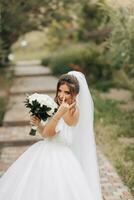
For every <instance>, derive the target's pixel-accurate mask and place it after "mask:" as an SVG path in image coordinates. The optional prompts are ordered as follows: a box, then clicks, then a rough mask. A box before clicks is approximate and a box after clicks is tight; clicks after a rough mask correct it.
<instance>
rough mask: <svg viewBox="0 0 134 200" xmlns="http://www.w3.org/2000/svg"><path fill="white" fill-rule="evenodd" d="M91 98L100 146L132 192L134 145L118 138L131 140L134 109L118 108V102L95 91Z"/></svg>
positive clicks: (133, 136) (133, 182) (133, 181)
mask: <svg viewBox="0 0 134 200" xmlns="http://www.w3.org/2000/svg"><path fill="white" fill-rule="evenodd" d="M93 99H94V105H95V122H96V126H97V125H98V124H99V126H98V127H99V128H98V134H97V140H98V142H99V144H100V147H101V148H102V150H103V151H104V153H105V154H106V155H107V156H108V157H109V159H110V160H111V161H112V163H113V165H114V166H115V167H116V169H117V171H118V173H119V175H120V176H121V178H122V180H123V182H124V183H125V184H126V185H127V186H128V187H129V188H130V189H131V191H132V193H133V194H134V168H133V165H134V147H133V146H132V145H131V143H130V144H129V143H128V144H127V142H124V143H121V141H120V138H122V139H124V140H125V139H128V140H129V141H130V139H131V138H132V141H133V138H134V134H133V130H134V127H133V124H134V111H132V112H126V111H123V110H121V109H119V107H118V105H120V102H116V101H113V100H103V99H102V98H100V96H99V93H97V92H95V93H94V96H93ZM100 124H101V125H100ZM124 137H125V138H124ZM111 150H112V152H111Z"/></svg>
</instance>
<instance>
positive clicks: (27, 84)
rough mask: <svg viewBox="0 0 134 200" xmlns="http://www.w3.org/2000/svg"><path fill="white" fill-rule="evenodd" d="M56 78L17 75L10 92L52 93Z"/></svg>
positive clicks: (54, 88)
mask: <svg viewBox="0 0 134 200" xmlns="http://www.w3.org/2000/svg"><path fill="white" fill-rule="evenodd" d="M57 81H58V79H57V78H55V77H53V76H39V77H19V78H15V80H14V83H13V86H12V87H11V89H10V94H22V93H33V92H37V91H38V92H39V93H40V92H41V93H43V92H44V93H47V92H48V93H50V92H51V93H52V92H55V90H56V85H57Z"/></svg>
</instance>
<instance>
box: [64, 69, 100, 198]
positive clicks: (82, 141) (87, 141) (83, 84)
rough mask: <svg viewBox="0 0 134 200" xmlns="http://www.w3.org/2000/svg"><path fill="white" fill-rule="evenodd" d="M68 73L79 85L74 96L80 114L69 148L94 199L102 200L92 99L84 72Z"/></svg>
mask: <svg viewBox="0 0 134 200" xmlns="http://www.w3.org/2000/svg"><path fill="white" fill-rule="evenodd" d="M68 74H71V75H73V76H75V77H76V78H77V80H78V81H79V86H80V91H79V94H78V95H77V97H76V102H77V105H78V107H79V111H80V116H79V122H78V123H77V125H76V126H75V127H74V132H73V134H74V135H73V142H72V147H71V148H72V150H73V152H74V153H75V155H76V157H77V159H78V160H79V162H80V164H81V165H82V168H83V170H84V173H85V175H86V177H87V181H88V184H89V187H90V189H91V191H92V194H93V195H94V200H102V193H101V185H100V177H99V168H98V164H97V154H96V144H95V137H94V128H93V119H94V104H93V100H92V97H91V94H90V90H89V88H88V85H87V81H86V78H85V76H84V74H83V73H81V72H78V71H70V72H68Z"/></svg>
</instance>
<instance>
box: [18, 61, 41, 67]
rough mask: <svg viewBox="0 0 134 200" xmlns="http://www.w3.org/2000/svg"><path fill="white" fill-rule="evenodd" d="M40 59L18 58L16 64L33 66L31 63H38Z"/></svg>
mask: <svg viewBox="0 0 134 200" xmlns="http://www.w3.org/2000/svg"><path fill="white" fill-rule="evenodd" d="M40 64H41V61H40V60H19V61H17V62H16V65H19V66H33V65H40Z"/></svg>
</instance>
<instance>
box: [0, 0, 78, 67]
mask: <svg viewBox="0 0 134 200" xmlns="http://www.w3.org/2000/svg"><path fill="white" fill-rule="evenodd" d="M75 3H76V2H75V0H74V1H70V0H69V1H66V0H55V1H48V0H42V1H41V0H29V1H26V2H24V1H23V0H19V1H17V0H11V1H10V0H6V1H5V0H1V3H0V7H1V10H0V40H1V41H0V50H2V54H1V55H0V63H1V64H2V65H5V64H6V63H7V62H9V61H8V55H9V54H10V52H11V46H12V44H13V43H14V42H16V41H17V40H18V38H19V37H20V36H21V35H24V34H25V33H27V32H30V31H31V30H38V29H39V30H41V29H43V28H44V27H50V25H51V23H53V20H54V21H58V22H61V21H63V20H64V21H71V20H72V17H71V16H70V15H69V11H68V10H69V9H70V8H71V7H70V6H71V5H72V4H75ZM68 8H69V9H68ZM1 56H2V57H1Z"/></svg>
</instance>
